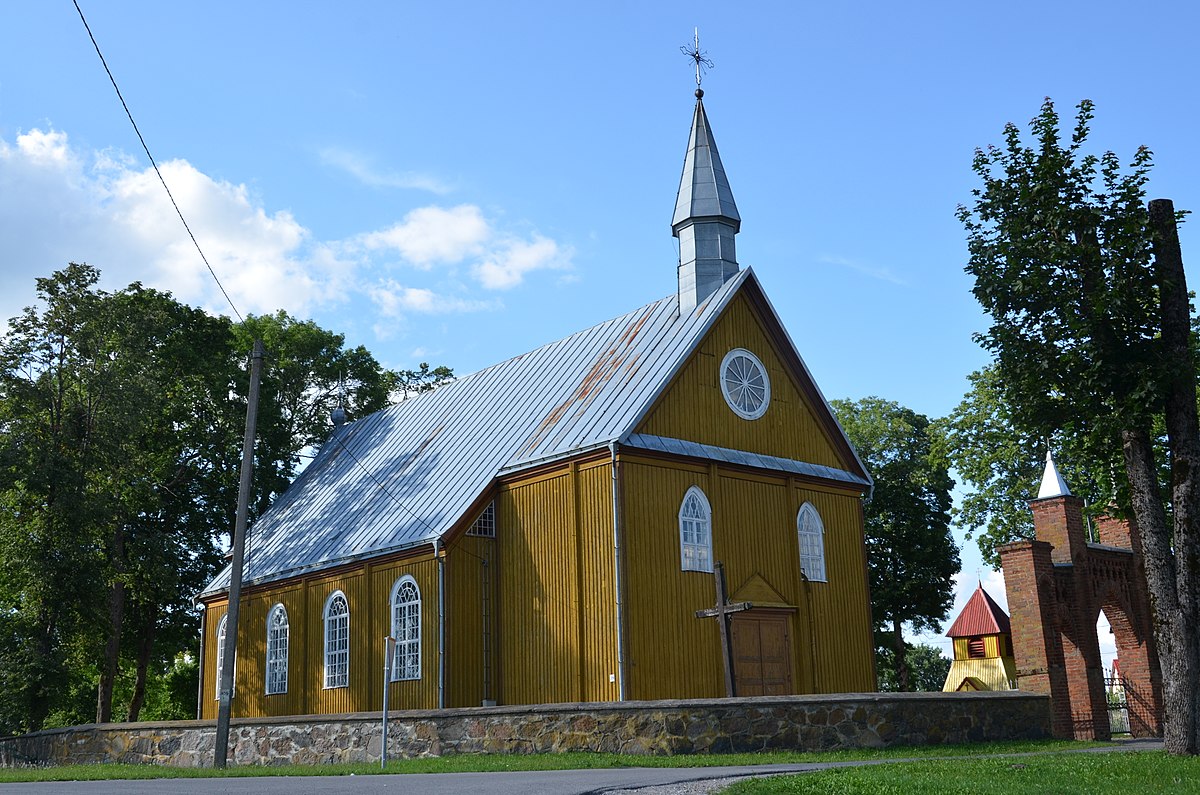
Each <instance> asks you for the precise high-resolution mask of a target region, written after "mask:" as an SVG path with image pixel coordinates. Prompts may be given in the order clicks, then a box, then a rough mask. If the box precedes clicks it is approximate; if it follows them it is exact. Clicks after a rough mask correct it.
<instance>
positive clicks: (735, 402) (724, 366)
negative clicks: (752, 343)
mask: <svg viewBox="0 0 1200 795" xmlns="http://www.w3.org/2000/svg"><path fill="white" fill-rule="evenodd" d="M738 359H741V360H744V361H746V362H748V363H749V364H750V366H751V367H752V368H757V370H758V372H757V373H756V374H755V378H756V379H757V380H758V381H759V383H746V382H744V381H739V382H738V383H730V380H729V376H731V375H734V373H731V372H730V368H731V367H732V365H733V363H734V361H735V360H738ZM742 375H743V376H744V373H742ZM717 376H718V378H719V380H720V383H721V394H722V395H723V396H724V398H725V403H726V405H728V406H729V409H730V410H731V411H732V412H733V413H734V414H736V415H738V416H739V417H741V418H742V419H744V420H756V419H758V418H759V417H761V416H763V415H764V414H766V413H767V407H769V406H770V405H771V376H769V375H768V374H767V366H766V365H765V364H763V363H762V359H759V358H758V357H757V356H755V355H754V354H753V353H751V352H750V351H748V350H746V349H745V348H734V349H733V350H731V351H729V353H727V354H725V358H723V359H721V369H720V370H718V372H717ZM755 400H757V401H758V404H757V405H750V404H751V403H752V402H753V401H755Z"/></svg>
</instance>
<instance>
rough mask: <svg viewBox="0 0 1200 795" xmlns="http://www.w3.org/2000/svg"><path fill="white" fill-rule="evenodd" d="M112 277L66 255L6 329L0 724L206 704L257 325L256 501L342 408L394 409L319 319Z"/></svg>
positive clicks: (362, 354)
mask: <svg viewBox="0 0 1200 795" xmlns="http://www.w3.org/2000/svg"><path fill="white" fill-rule="evenodd" d="M99 277H100V274H99V272H98V271H97V270H96V269H95V268H92V267H89V266H87V265H80V264H74V263H72V264H71V265H69V266H68V267H66V268H65V269H63V270H61V271H58V272H56V273H54V274H53V275H52V276H50V277H47V278H41V279H38V280H37V289H38V297H39V300H40V303H39V305H37V306H33V307H30V308H28V309H26V310H25V311H24V312H23V313H22V314H21V315H20V316H19V317H17V318H14V319H13V320H12V322H11V324H10V328H9V330H8V332H7V333H6V334H5V335H4V337H3V339H2V340H0V430H2V432H3V434H2V436H0V734H4V733H13V732H18V731H25V730H31V729H37V728H41V727H43V726H46V725H56V724H57V725H61V724H63V723H80V722H89V721H91V720H93V719H96V720H110V719H116V718H128V719H130V720H136V719H137V718H138V717H139V716H141V715H142V714H143V707H144V708H145V710H146V714H148V715H150V716H165V715H167V714H170V715H173V716H179V713H180V712H187V713H188V716H190V715H191V714H194V713H192V712H191V711H190V710H189V709H188V708H186V707H181V706H180V705H179V704H175V705H174V706H172V705H171V704H170V703H165V702H166V701H170V699H172V698H176V697H178V696H179V695H180V694H184V696H185V697H186V699H190V700H191V703H192V707H191V709H194V701H195V695H194V684H195V678H194V676H195V671H194V667H195V666H194V663H191V664H189V663H187V661H186V660H184V659H182V658H180V654H181V653H182V652H185V651H189V650H194V648H195V645H196V633H197V627H198V622H197V616H196V613H195V610H194V607H193V605H192V597H193V596H194V595H195V594H196V592H198V591H199V590H200V588H201V587H202V586H203V585H204V584H205V583H206V582H207V581H208V580H209V579H210V578H211V577H212V576H213V575H214V574H215V572H216V569H217V567H218V566H219V565H220V564H221V562H222V560H221V553H220V550H221V546H222V544H223V541H224V538H225V537H226V535H227V533H228V532H229V530H230V528H231V527H232V525H233V519H234V513H235V508H236V498H237V482H238V466H239V462H240V457H241V456H240V450H241V444H242V434H243V429H244V422H245V413H246V393H247V391H248V381H249V377H248V373H247V372H246V366H245V364H246V351H248V350H249V348H250V340H251V339H252V338H253V337H255V336H259V337H261V338H262V339H264V340H265V341H266V343H267V346H268V350H269V356H270V357H271V358H270V360H269V366H268V369H267V377H266V378H264V380H263V390H262V397H261V403H260V411H259V425H258V427H259V435H258V441H257V446H256V463H257V468H256V477H255V481H254V493H253V495H252V505H253V506H254V515H257V514H259V513H261V512H262V511H263V510H265V509H266V508H267V506H268V505H269V504H270V501H271V499H272V498H273V497H274V496H275V495H277V494H278V493H280V492H281V491H282V490H283V489H284V488H286V486H287V484H288V483H289V482H290V480H291V478H292V477H293V476H294V475H295V473H296V471H297V468H298V467H299V465H300V463H301V460H302V454H303V452H304V451H305V450H307V449H310V448H312V447H314V446H315V445H317V444H319V443H320V442H321V441H323V439H324V438H325V437H326V436H327V435H328V432H329V429H330V419H329V412H330V409H332V408H333V407H334V406H335V405H337V404H338V403H339V402H341V403H343V404H344V406H345V408H346V409H347V411H348V413H349V414H350V415H351V416H362V415H363V414H366V413H368V412H371V411H374V410H376V409H379V408H382V407H384V406H385V405H387V403H388V400H389V395H390V394H391V393H392V392H393V390H394V389H395V388H396V386H395V385H396V384H397V382H398V381H399V379H400V376H398V375H397V374H395V373H392V372H390V371H388V370H385V369H384V368H382V367H381V366H380V365H379V363H378V362H376V360H375V359H374V357H372V356H371V354H370V353H369V352H368V351H367V350H366V349H365V348H363V347H361V346H360V347H357V348H347V347H346V346H345V344H344V339H343V338H342V337H341V335H338V334H334V333H332V332H329V331H326V330H324V329H322V328H320V327H319V326H317V325H316V324H314V323H312V322H309V321H298V320H296V319H294V318H291V317H290V316H288V315H286V314H283V313H280V314H278V315H273V316H268V317H257V318H256V317H250V318H248V319H247V320H246V321H245V322H244V323H241V324H237V325H234V324H231V323H230V322H229V321H228V320H227V319H225V318H220V317H212V316H209V315H208V314H206V313H204V312H203V311H201V310H199V309H195V308H192V307H188V306H185V305H183V304H180V303H179V302H177V301H175V300H174V299H173V298H172V297H171V296H170V295H169V294H167V293H162V292H159V291H155V290H150V289H147V288H145V287H143V286H142V285H140V284H136V283H135V284H132V285H130V286H129V287H127V288H125V289H124V290H120V291H117V292H112V293H110V292H105V291H102V290H99V289H97V287H96V285H97V283H98V281H99ZM425 370H427V371H428V368H427V367H425ZM433 372H436V373H438V374H439V375H440V376H441V377H443V378H448V377H452V373H450V372H449V370H448V369H447V368H440V367H439V368H436V370H434V371H433ZM189 665H190V666H191V667H189ZM189 678H190V681H191V683H192V685H191V687H192V690H189V689H188V686H187V685H184V684H182V683H183V681H184V680H187V679H189ZM189 692H190V693H191V695H186V694H187V693H189ZM171 694H174V696H172V695H171ZM114 700H115V701H116V702H117V703H118V704H119V705H120V706H121V707H122V708H123V711H114ZM184 703H185V704H186V701H185V702H184Z"/></svg>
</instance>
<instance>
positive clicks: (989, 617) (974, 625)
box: [946, 583, 1012, 638]
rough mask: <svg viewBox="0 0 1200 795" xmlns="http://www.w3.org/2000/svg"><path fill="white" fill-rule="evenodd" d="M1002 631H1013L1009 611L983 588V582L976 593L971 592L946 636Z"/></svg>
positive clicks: (998, 632) (996, 633)
mask: <svg viewBox="0 0 1200 795" xmlns="http://www.w3.org/2000/svg"><path fill="white" fill-rule="evenodd" d="M1001 633H1005V634H1011V633H1012V625H1011V623H1010V622H1009V620H1008V613H1005V612H1004V610H1003V608H1001V607H1000V605H998V604H996V602H995V600H993V599H992V597H991V596H989V595H988V592H987V591H985V590H983V583H980V584H979V587H978V588H976V589H975V593H973V594H971V598H970V599H968V600H967V603H966V604H965V605H963V609H962V612H961V613H959V614H958V618H956V619H954V623H953V624H951V625H950V629H948V630H946V636H947V637H950V638H969V637H974V636H976V635H999V634H1001Z"/></svg>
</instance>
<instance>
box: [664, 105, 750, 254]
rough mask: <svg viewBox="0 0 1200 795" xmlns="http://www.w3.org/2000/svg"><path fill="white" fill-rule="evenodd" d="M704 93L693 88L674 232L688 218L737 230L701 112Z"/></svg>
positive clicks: (738, 219)
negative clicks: (689, 132)
mask: <svg viewBox="0 0 1200 795" xmlns="http://www.w3.org/2000/svg"><path fill="white" fill-rule="evenodd" d="M703 96H704V92H703V91H701V90H700V89H696V112H695V115H694V116H693V117H692V135H691V138H689V140H688V149H687V156H686V157H685V158H684V160H683V177H682V178H681V179H680V180H679V194H678V195H677V196H676V197H675V217H674V218H672V219H671V229H672V231H673V232H674V233H675V234H676V235H678V234H679V229H680V227H681V226H682V225H683V224H685V223H687V222H688V221H701V220H716V219H723V220H725V221H727V222H729V223H730V225H731V226H733V231H734V232H737V231H738V230H739V229H741V226H742V217H741V216H740V215H738V211H737V205H736V204H735V203H734V201H733V190H732V189H731V188H730V187H729V180H728V179H727V178H726V177H725V167H724V166H723V165H721V155H720V153H719V152H717V142H716V140H714V139H713V135H712V128H711V127H709V124H708V114H706V113H705V112H704V100H703V98H702V97H703Z"/></svg>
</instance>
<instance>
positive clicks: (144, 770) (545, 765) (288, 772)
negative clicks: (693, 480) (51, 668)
mask: <svg viewBox="0 0 1200 795" xmlns="http://www.w3.org/2000/svg"><path fill="white" fill-rule="evenodd" d="M1096 745H1103V743H1081V742H1072V741H1069V740H1040V741H1036V742H1034V741H1030V742H1003V743H978V744H974V745H935V746H921V747H911V746H900V747H895V748H881V749H856V750H850V751H828V752H823V753H798V752H793V751H787V752H785V751H772V752H763V753H747V754H687V755H680V756H630V755H627V754H592V753H563V754H457V755H452V756H440V757H427V758H421V759H400V760H395V761H392V762H389V763H388V768H387V771H386V772H387V773H480V772H484V773H486V772H498V771H506V770H587V769H592V768H604V767H713V766H721V765H774V764H803V763H806V762H845V761H851V760H858V759H905V758H912V757H916V756H919V757H933V758H940V757H954V756H964V755H971V754H1019V753H1032V752H1043V753H1045V752H1053V751H1059V750H1062V749H1064V748H1083V747H1088V746H1096ZM381 772H382V771H380V769H379V763H378V762H362V763H353V764H336V765H333V764H331V765H277V766H258V765H256V766H250V767H230V768H228V769H226V770H212V769H211V768H178V767H159V766H157V765H126V764H99V765H64V766H61V767H23V768H0V784H2V783H10V782H18V781H20V782H25V781H100V780H110V779H153V778H206V777H224V776H349V775H359V776H362V775H378V774H380V773H381ZM784 791H786V790H784ZM0 795H2V794H0Z"/></svg>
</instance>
